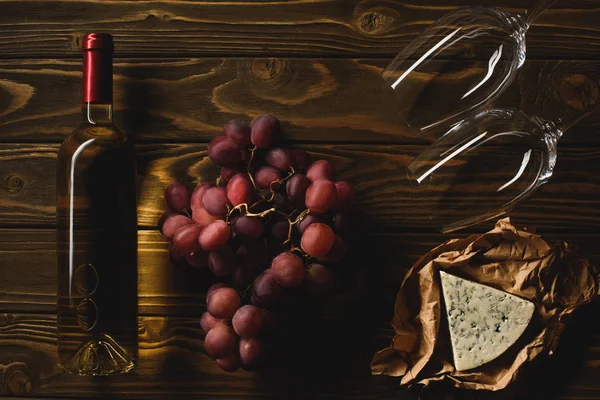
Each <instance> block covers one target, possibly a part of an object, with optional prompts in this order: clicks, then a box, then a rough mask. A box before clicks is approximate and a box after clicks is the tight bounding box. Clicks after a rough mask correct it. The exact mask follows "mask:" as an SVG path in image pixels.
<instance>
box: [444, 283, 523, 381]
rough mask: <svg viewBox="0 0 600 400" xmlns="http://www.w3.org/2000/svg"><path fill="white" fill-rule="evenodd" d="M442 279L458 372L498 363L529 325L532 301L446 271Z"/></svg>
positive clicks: (455, 364)
mask: <svg viewBox="0 0 600 400" xmlns="http://www.w3.org/2000/svg"><path fill="white" fill-rule="evenodd" d="M440 278H441V281H442V292H443V294H444V303H445V306H446V315H447V317H448V327H449V329H450V341H451V343H452V353H453V356H454V367H455V368H456V369H457V370H458V371H465V370H469V369H473V368H477V367H479V366H481V365H483V364H485V363H488V362H490V361H492V360H494V359H496V358H497V357H499V356H500V355H501V354H502V353H504V352H505V351H506V350H507V349H508V348H509V347H510V346H512V345H513V344H514V343H515V342H516V341H517V339H519V337H521V335H522V334H523V332H524V331H525V328H527V326H528V325H529V322H530V321H531V317H532V316H533V311H534V305H533V303H531V302H530V301H527V300H523V299H522V298H520V297H517V296H515V295H512V294H509V293H505V292H503V291H500V290H498V289H494V288H491V287H489V286H485V285H482V284H480V283H475V282H471V281H468V280H466V279H462V278H459V277H457V276H454V275H450V274H448V273H446V272H444V271H440Z"/></svg>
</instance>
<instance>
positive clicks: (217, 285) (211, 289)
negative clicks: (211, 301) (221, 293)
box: [206, 282, 229, 302]
mask: <svg viewBox="0 0 600 400" xmlns="http://www.w3.org/2000/svg"><path fill="white" fill-rule="evenodd" d="M224 287H229V286H227V284H225V283H223V282H218V283H213V284H212V285H210V287H209V288H208V290H207V291H206V301H207V302H208V298H209V297H210V296H212V294H213V293H214V292H215V291H216V290H217V289H221V288H224Z"/></svg>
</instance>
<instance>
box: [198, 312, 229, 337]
mask: <svg viewBox="0 0 600 400" xmlns="http://www.w3.org/2000/svg"><path fill="white" fill-rule="evenodd" d="M224 322H225V320H224V319H217V318H215V317H213V316H212V315H210V313H209V312H208V311H205V312H204V314H202V317H201V318H200V326H201V327H202V330H203V331H204V333H208V331H210V330H211V329H212V328H214V327H215V325H217V324H222V323H224Z"/></svg>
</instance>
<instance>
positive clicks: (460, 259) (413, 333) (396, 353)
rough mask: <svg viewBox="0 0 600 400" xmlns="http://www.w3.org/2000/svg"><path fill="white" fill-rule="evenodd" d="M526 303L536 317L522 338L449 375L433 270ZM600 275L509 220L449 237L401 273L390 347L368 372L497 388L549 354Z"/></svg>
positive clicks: (594, 291)
mask: <svg viewBox="0 0 600 400" xmlns="http://www.w3.org/2000/svg"><path fill="white" fill-rule="evenodd" d="M441 269H443V270H445V271H447V272H449V273H451V274H454V275H457V276H460V277H462V278H466V279H469V280H472V281H475V282H480V283H483V284H486V285H489V286H492V287H495V288H498V289H501V290H504V291H506V292H508V293H512V294H515V295H517V296H520V297H522V298H525V299H529V300H531V301H532V302H533V303H534V304H535V306H536V312H535V313H534V316H533V318H532V321H531V323H530V324H529V326H528V328H527V329H526V330H525V332H524V333H523V335H522V336H521V338H520V339H519V340H518V341H517V342H516V343H515V344H514V345H513V346H512V347H510V348H509V349H508V350H507V351H506V352H505V353H504V354H503V355H501V356H500V357H498V358H497V359H495V360H493V361H491V362H489V363H487V364H485V365H483V366H481V367H478V368H475V369H473V370H469V371H463V372H459V371H456V370H455V369H454V367H453V364H452V348H451V345H450V338H449V333H448V326H447V322H446V316H445V310H444V308H443V304H442V294H441V287H440V281H439V274H438V271H439V270H441ZM598 283H599V275H598V271H597V270H596V268H595V267H594V266H593V265H591V264H590V263H589V262H588V261H587V259H585V258H583V257H581V256H579V255H578V254H577V252H576V251H575V250H574V249H573V248H572V247H570V246H569V245H568V244H566V243H563V242H560V243H554V244H549V243H547V242H545V241H544V240H542V238H541V237H540V236H538V235H535V234H531V233H528V232H524V231H520V230H517V229H516V228H515V227H514V226H512V225H511V223H510V220H509V219H503V220H500V221H498V223H497V224H496V227H495V228H494V229H493V230H492V231H490V232H488V233H486V234H483V235H473V236H471V237H468V238H466V239H454V240H450V241H448V242H446V243H443V244H442V245H440V246H438V247H437V248H435V249H433V250H432V251H430V252H429V253H428V254H426V255H425V256H423V257H422V258H421V259H420V260H419V261H417V263H416V264H415V265H414V266H413V267H412V268H411V270H410V271H409V272H408V273H407V275H406V277H405V278H404V281H403V282H402V286H401V287H400V291H399V293H398V296H397V299H396V306H395V315H394V319H393V321H392V325H393V327H394V329H395V330H396V336H395V337H394V339H393V342H392V345H391V346H390V347H389V348H386V349H384V350H381V351H379V352H378V353H376V354H375V356H374V357H373V361H372V363H371V371H372V373H373V374H374V375H389V376H397V377H402V380H401V382H400V384H401V385H412V384H423V385H427V384H429V383H431V382H432V381H437V380H444V379H447V380H450V381H451V382H452V384H453V385H454V386H456V387H460V388H466V389H483V390H500V389H503V388H505V387H506V386H507V385H508V384H509V383H510V382H512V381H513V380H514V379H515V378H516V376H517V374H518V372H519V370H520V368H521V367H522V366H523V365H524V364H525V363H528V362H530V361H532V360H533V359H535V358H536V357H537V356H539V355H540V354H542V353H544V352H546V353H549V354H552V351H553V349H554V348H555V346H556V345H557V342H558V338H559V335H560V333H561V331H562V330H563V328H564V326H565V325H564V324H565V321H566V319H567V317H568V316H569V315H570V314H571V313H572V312H573V311H574V310H575V309H576V308H578V307H580V306H581V305H583V304H585V303H588V302H590V301H591V300H593V299H594V298H595V297H596V296H597V295H598V287H599V285H598Z"/></svg>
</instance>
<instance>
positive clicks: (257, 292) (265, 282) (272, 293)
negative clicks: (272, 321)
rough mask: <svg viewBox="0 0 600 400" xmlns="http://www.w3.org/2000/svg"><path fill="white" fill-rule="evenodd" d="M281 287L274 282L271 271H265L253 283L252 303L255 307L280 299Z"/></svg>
mask: <svg viewBox="0 0 600 400" xmlns="http://www.w3.org/2000/svg"><path fill="white" fill-rule="evenodd" d="M281 292H282V287H281V285H280V284H279V282H277V280H275V276H274V275H273V271H271V270H270V269H267V270H265V271H264V272H263V273H262V274H260V275H259V276H258V278H256V280H255V281H254V293H253V294H252V302H253V303H254V304H256V305H259V306H260V305H266V304H269V303H273V302H274V301H277V300H279V298H280V297H281Z"/></svg>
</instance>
